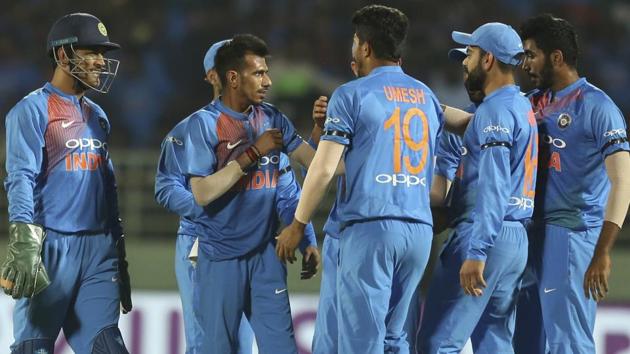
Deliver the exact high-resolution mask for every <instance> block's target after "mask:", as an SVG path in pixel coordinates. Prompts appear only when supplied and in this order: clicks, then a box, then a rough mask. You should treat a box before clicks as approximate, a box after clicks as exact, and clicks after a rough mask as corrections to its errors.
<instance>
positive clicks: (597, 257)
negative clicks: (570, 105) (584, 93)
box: [584, 98, 630, 301]
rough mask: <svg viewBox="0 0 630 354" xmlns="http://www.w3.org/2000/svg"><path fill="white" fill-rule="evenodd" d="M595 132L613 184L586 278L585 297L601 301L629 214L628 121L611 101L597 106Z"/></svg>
mask: <svg viewBox="0 0 630 354" xmlns="http://www.w3.org/2000/svg"><path fill="white" fill-rule="evenodd" d="M591 128H592V131H593V137H594V139H595V142H596V144H597V146H598V147H599V148H600V152H601V154H602V157H603V158H604V163H605V166H606V174H607V175H608V179H609V180H610V192H609V193H608V200H607V202H606V211H605V214H604V224H603V226H602V229H601V231H600V234H599V238H598V240H597V245H596V246H595V252H594V253H593V257H592V259H591V263H590V265H589V267H588V269H587V270H586V273H585V274H584V293H585V295H586V296H587V297H592V298H593V299H595V300H596V301H599V300H601V299H603V298H604V297H605V296H606V294H607V293H608V277H609V275H610V270H611V259H610V250H611V249H612V247H613V244H614V243H615V240H616V239H617V236H618V234H619V231H621V227H622V225H623V222H624V220H625V218H626V214H627V212H628V203H629V200H630V173H628V171H630V157H629V154H628V152H629V151H630V145H629V143H628V135H627V130H626V128H627V127H626V123H625V119H624V117H623V115H622V114H621V111H620V110H619V108H617V106H616V105H615V104H614V103H613V102H612V101H611V100H610V99H607V98H606V99H604V100H600V101H599V102H598V103H597V105H595V106H594V108H593V112H592V114H591Z"/></svg>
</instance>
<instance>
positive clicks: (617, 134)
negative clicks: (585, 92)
mask: <svg viewBox="0 0 630 354" xmlns="http://www.w3.org/2000/svg"><path fill="white" fill-rule="evenodd" d="M591 124H592V129H593V134H594V136H595V142H596V144H597V147H598V148H599V151H600V152H601V154H602V156H603V157H604V158H606V156H608V155H610V154H612V153H615V152H617V151H630V146H629V145H628V136H627V131H626V122H625V120H624V118H623V115H622V113H621V111H619V108H617V106H616V105H615V104H614V103H613V102H612V101H611V100H610V99H608V98H607V99H605V100H603V101H601V102H599V104H597V105H595V106H594V107H593V113H592V114H591Z"/></svg>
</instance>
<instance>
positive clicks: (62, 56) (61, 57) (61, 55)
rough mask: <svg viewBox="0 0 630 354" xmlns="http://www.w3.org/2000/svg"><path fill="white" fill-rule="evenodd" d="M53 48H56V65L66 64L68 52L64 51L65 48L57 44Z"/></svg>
mask: <svg viewBox="0 0 630 354" xmlns="http://www.w3.org/2000/svg"><path fill="white" fill-rule="evenodd" d="M55 50H56V54H57V63H58V65H61V66H66V65H68V62H69V58H68V54H67V53H66V50H65V49H64V47H62V46H59V47H57V49H55Z"/></svg>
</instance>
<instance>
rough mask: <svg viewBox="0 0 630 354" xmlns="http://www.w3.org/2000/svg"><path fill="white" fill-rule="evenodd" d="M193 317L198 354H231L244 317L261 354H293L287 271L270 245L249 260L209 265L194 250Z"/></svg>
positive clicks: (200, 254)
mask: <svg viewBox="0 0 630 354" xmlns="http://www.w3.org/2000/svg"><path fill="white" fill-rule="evenodd" d="M193 277H194V281H193V312H194V314H195V318H196V319H197V321H198V322H199V325H200V326H201V329H202V333H203V336H202V340H201V351H200V352H201V353H204V354H215V353H216V354H235V353H237V352H238V348H239V344H238V343H239V339H238V334H239V328H240V325H241V322H242V317H243V313H244V314H245V315H246V316H247V318H248V319H249V321H250V324H251V326H252V328H253V330H254V334H255V335H256V343H257V344H258V351H259V353H261V354H268V353H269V354H271V353H274V354H283V353H287V354H295V353H297V345H296V343H295V336H294V333H293V323H292V320H291V308H290V306H289V294H288V293H287V269H286V266H285V265H284V264H283V263H281V262H280V260H278V257H276V253H275V247H274V245H273V244H272V243H271V242H269V243H267V244H265V245H263V246H261V247H260V248H259V249H257V250H255V251H253V252H250V253H249V254H248V255H246V256H243V257H240V258H236V259H229V260H224V261H212V260H209V259H208V257H207V256H205V255H204V253H203V247H200V248H199V259H198V260H197V269H196V271H195V272H194V276H193Z"/></svg>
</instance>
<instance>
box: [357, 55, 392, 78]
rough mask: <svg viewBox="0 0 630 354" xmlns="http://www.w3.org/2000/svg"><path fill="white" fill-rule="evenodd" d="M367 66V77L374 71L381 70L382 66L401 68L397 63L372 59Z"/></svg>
mask: <svg viewBox="0 0 630 354" xmlns="http://www.w3.org/2000/svg"><path fill="white" fill-rule="evenodd" d="M365 66H366V69H367V70H366V74H365V76H367V75H369V74H370V73H371V72H372V70H374V69H376V68H379V67H381V66H400V65H399V64H398V62H395V61H391V60H384V59H374V58H372V59H371V60H369V61H367V62H366V63H365Z"/></svg>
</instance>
